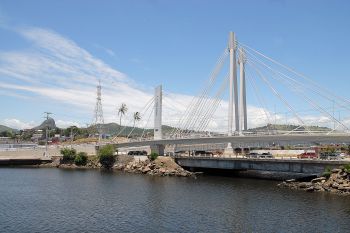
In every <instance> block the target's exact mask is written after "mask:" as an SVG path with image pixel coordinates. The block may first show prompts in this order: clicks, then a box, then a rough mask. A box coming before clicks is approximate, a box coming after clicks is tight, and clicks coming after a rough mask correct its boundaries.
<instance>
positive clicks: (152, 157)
mask: <svg viewBox="0 0 350 233" xmlns="http://www.w3.org/2000/svg"><path fill="white" fill-rule="evenodd" d="M157 157H158V154H157V153H155V152H152V153H151V154H150V155H149V158H150V160H152V161H154V160H156V159H157Z"/></svg>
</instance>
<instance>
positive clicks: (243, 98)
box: [238, 48, 248, 131]
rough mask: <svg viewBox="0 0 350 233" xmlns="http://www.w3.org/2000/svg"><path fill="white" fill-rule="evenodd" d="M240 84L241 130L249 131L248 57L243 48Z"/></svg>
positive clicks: (240, 57) (240, 55)
mask: <svg viewBox="0 0 350 233" xmlns="http://www.w3.org/2000/svg"><path fill="white" fill-rule="evenodd" d="M238 63H239V77H240V80H239V82H240V83H239V84H240V114H239V115H240V122H241V127H240V131H241V130H247V129H248V124H247V100H246V82H245V63H246V56H245V52H244V49H243V48H240V49H239V59H238Z"/></svg>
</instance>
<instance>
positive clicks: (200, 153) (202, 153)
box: [192, 150, 213, 156]
mask: <svg viewBox="0 0 350 233" xmlns="http://www.w3.org/2000/svg"><path fill="white" fill-rule="evenodd" d="M192 155H193V156H213V153H212V152H208V151H205V150H195V151H192Z"/></svg>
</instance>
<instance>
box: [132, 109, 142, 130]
mask: <svg viewBox="0 0 350 233" xmlns="http://www.w3.org/2000/svg"><path fill="white" fill-rule="evenodd" d="M140 120H141V114H140V112H134V126H133V128H135V123H136V121H140Z"/></svg>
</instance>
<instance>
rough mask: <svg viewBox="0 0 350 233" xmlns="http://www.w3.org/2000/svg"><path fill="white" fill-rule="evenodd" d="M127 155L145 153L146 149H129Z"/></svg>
mask: <svg viewBox="0 0 350 233" xmlns="http://www.w3.org/2000/svg"><path fill="white" fill-rule="evenodd" d="M128 155H147V151H144V150H143V151H140V150H131V151H129V152H128Z"/></svg>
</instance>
